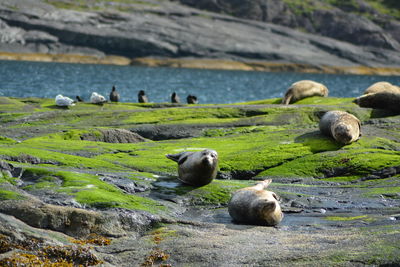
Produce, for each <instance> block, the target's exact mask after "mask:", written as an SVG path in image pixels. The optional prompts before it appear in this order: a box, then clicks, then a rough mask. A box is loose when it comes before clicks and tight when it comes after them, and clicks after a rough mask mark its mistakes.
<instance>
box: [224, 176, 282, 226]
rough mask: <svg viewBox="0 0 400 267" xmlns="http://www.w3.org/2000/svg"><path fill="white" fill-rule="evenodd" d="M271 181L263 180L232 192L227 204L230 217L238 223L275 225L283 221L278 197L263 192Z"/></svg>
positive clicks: (269, 192) (268, 192) (271, 193)
mask: <svg viewBox="0 0 400 267" xmlns="http://www.w3.org/2000/svg"><path fill="white" fill-rule="evenodd" d="M271 182H272V180H270V179H269V180H264V181H262V182H260V183H258V184H257V185H255V186H250V187H246V188H242V189H239V190H238V191H236V192H234V193H233V195H232V197H231V200H230V201H229V204H228V212H229V214H230V215H231V217H232V218H233V219H234V220H235V221H236V222H240V223H249V224H257V225H269V226H272V225H277V224H278V223H280V222H281V221H282V219H283V213H282V210H281V207H280V205H279V201H278V196H277V195H276V194H275V193H274V192H271V191H266V190H264V189H265V188H266V187H267V186H268V185H269V184H270V183H271Z"/></svg>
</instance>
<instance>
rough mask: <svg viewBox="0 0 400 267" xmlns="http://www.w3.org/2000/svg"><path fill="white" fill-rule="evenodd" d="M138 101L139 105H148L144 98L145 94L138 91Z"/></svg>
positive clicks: (146, 99) (145, 97)
mask: <svg viewBox="0 0 400 267" xmlns="http://www.w3.org/2000/svg"><path fill="white" fill-rule="evenodd" d="M138 101H139V103H148V102H149V99H148V98H147V96H146V93H145V92H144V91H143V90H140V91H139V93H138Z"/></svg>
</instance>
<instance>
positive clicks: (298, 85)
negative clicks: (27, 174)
mask: <svg viewBox="0 0 400 267" xmlns="http://www.w3.org/2000/svg"><path fill="white" fill-rule="evenodd" d="M328 93H329V90H328V88H327V87H326V86H325V85H323V84H321V83H317V82H314V81H310V80H303V81H298V82H295V83H293V84H292V85H291V86H290V87H289V89H288V90H287V91H286V93H285V96H284V97H283V99H282V104H285V105H288V104H291V103H294V102H297V101H299V100H300V99H303V98H306V97H311V96H328Z"/></svg>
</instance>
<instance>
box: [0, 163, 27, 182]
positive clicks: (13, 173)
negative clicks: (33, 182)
mask: <svg viewBox="0 0 400 267" xmlns="http://www.w3.org/2000/svg"><path fill="white" fill-rule="evenodd" d="M1 173H3V174H5V175H7V176H8V177H15V178H20V176H21V174H22V168H20V167H14V166H13V165H12V164H10V163H7V162H5V161H2V160H0V174H1Z"/></svg>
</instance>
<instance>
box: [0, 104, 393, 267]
mask: <svg viewBox="0 0 400 267" xmlns="http://www.w3.org/2000/svg"><path fill="white" fill-rule="evenodd" d="M279 100H280V99H266V100H260V101H256V102H255V103H241V104H230V105H172V104H167V103H165V104H134V103H106V104H105V105H103V106H99V105H94V104H90V103H78V104H77V105H76V106H73V107H71V108H69V109H65V108H59V107H57V106H55V105H54V100H53V99H40V98H11V97H1V98H0V120H1V122H2V123H1V125H0V130H1V136H0V169H1V172H0V174H1V175H0V222H1V223H0V244H1V250H0V263H1V265H5V266H16V264H23V263H24V264H28V263H29V264H34V263H36V264H50V263H51V264H56V263H57V264H82V265H99V266H132V265H136V266H139V265H142V266H151V265H154V264H156V265H164V266H169V265H170V266H210V265H216V266H235V265H255V266H276V265H279V264H280V265H291V266H304V265H321V264H322V265H337V266H359V265H367V266H368V265H371V266H372V265H396V264H399V263H400V256H399V255H400V251H399V247H398V239H399V238H400V224H399V221H400V212H399V210H398V207H399V204H400V180H399V178H400V171H399V166H400V154H399V151H400V135H399V133H400V128H399V125H400V123H399V122H400V116H399V115H396V114H391V113H388V112H385V111H382V110H372V109H369V108H360V107H358V106H357V105H355V104H354V103H352V99H349V98H331V97H327V98H320V97H312V98H308V99H304V100H301V101H299V102H298V103H296V105H289V106H283V105H280V104H274V103H279V102H280V101H279ZM334 109H340V110H345V111H347V112H349V113H352V114H354V115H355V116H357V117H358V118H359V119H360V120H361V122H362V126H361V127H362V128H361V129H362V133H363V135H362V137H361V139H360V140H358V141H357V142H355V143H353V144H351V145H346V146H343V145H340V144H337V143H336V142H334V141H333V140H332V139H330V138H328V137H326V136H323V135H321V134H320V132H319V130H318V121H319V118H320V116H321V114H323V113H324V112H325V111H328V110H334ZM160 131H161V132H162V133H163V135H162V138H160V136H161V135H156V134H155V133H160ZM131 135H135V136H137V135H141V136H143V137H144V138H139V139H138V138H136V137H135V138H132V136H131ZM205 147H207V148H212V149H215V150H217V151H218V153H219V156H220V166H219V173H218V175H217V179H215V180H214V181H213V182H212V183H211V184H209V185H206V186H203V187H197V188H196V187H191V186H187V185H183V184H181V183H180V182H179V181H178V180H177V179H176V176H177V170H176V163H174V162H172V161H170V160H168V159H167V158H166V157H165V154H167V153H176V152H177V151H182V150H198V149H202V148H205ZM266 178H271V179H272V180H273V183H272V184H271V186H270V187H271V190H273V191H274V192H276V193H277V194H278V195H279V196H280V197H281V206H282V208H283V212H284V214H285V217H284V219H283V221H282V222H281V223H280V224H279V225H278V226H277V227H262V226H253V225H240V224H236V223H234V222H232V220H231V218H230V217H229V214H228V212H227V202H228V200H229V198H230V194H231V192H233V191H235V190H237V189H239V188H243V187H246V186H249V185H253V184H254V183H256V182H257V181H258V180H261V179H266Z"/></svg>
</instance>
